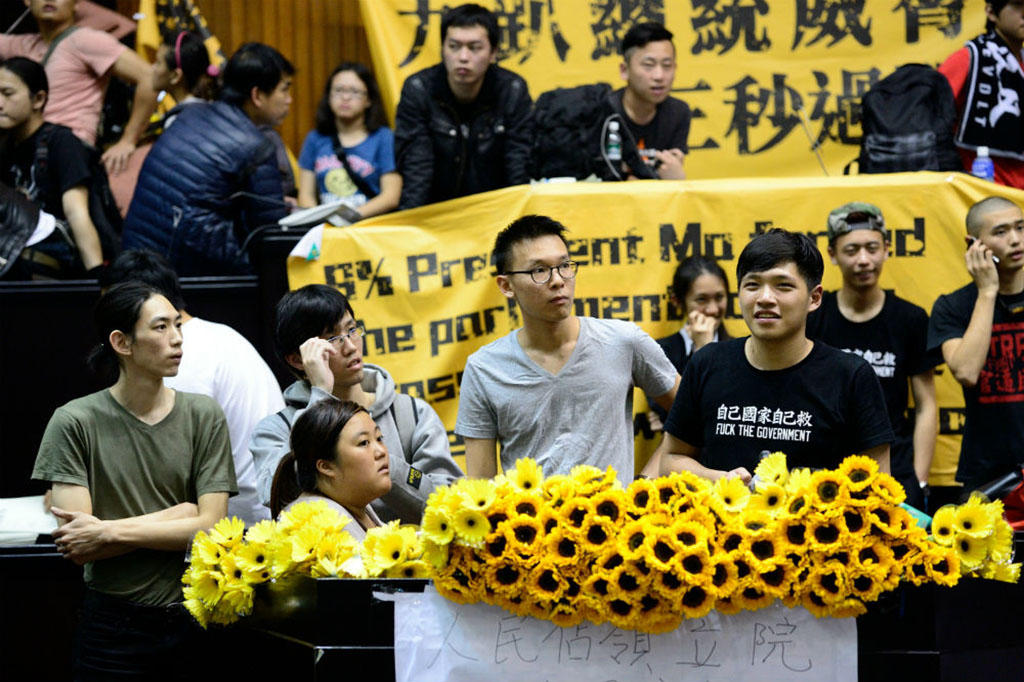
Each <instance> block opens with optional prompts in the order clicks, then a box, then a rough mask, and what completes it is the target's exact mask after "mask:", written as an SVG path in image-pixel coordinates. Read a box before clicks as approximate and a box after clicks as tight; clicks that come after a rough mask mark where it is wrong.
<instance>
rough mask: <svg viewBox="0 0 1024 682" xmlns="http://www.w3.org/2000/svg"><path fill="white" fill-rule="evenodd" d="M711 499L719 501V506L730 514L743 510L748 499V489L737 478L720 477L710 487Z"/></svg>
mask: <svg viewBox="0 0 1024 682" xmlns="http://www.w3.org/2000/svg"><path fill="white" fill-rule="evenodd" d="M712 492H713V499H717V500H718V501H719V502H720V506H721V508H722V509H723V510H724V511H726V512H728V513H731V514H738V513H740V512H741V511H743V508H744V507H745V506H746V505H747V501H748V500H749V499H750V489H749V488H747V485H746V484H745V483H744V482H743V481H741V480H740V479H739V478H735V477H734V478H720V479H718V480H717V481H715V485H714V487H713V488H712Z"/></svg>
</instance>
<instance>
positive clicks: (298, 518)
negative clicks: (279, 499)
mask: <svg viewBox="0 0 1024 682" xmlns="http://www.w3.org/2000/svg"><path fill="white" fill-rule="evenodd" d="M327 509H329V507H328V505H327V500H310V501H309V502H300V503H298V504H297V505H295V506H293V507H292V508H291V509H289V510H288V511H286V512H284V513H282V514H281V516H280V517H279V519H278V522H277V525H278V528H279V529H280V530H281V531H283V532H285V533H288V532H291V531H292V530H294V529H296V528H302V527H303V526H305V525H306V523H307V521H309V519H311V518H312V517H314V516H316V515H317V514H321V513H323V512H324V511H326V510H327Z"/></svg>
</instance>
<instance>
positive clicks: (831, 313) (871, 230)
mask: <svg viewBox="0 0 1024 682" xmlns="http://www.w3.org/2000/svg"><path fill="white" fill-rule="evenodd" d="M828 244H829V246H828V254H829V256H830V257H831V258H832V262H833V263H835V264H836V265H837V266H839V270H840V271H841V272H842V273H843V287H842V288H841V289H840V290H839V291H828V292H825V294H824V295H823V296H822V299H821V307H820V308H818V309H817V310H815V311H814V312H813V313H811V314H810V315H809V316H808V317H807V337H808V338H810V339H813V340H815V341H823V342H824V343H827V344H829V345H831V346H834V347H835V348H839V349H842V350H844V351H846V352H847V353H854V354H856V355H859V356H860V357H862V358H864V360H865V361H866V362H867V363H868V364H869V365H871V368H872V369H873V370H874V371H875V374H876V375H877V376H878V382H879V383H880V384H881V385H882V392H883V393H884V394H885V404H886V407H887V408H888V411H889V421H890V422H891V423H892V427H893V431H894V432H895V434H896V442H895V444H894V445H893V448H892V453H891V457H890V461H891V466H892V475H893V477H894V478H895V479H896V480H897V481H899V482H900V484H902V485H903V488H904V489H905V490H906V491H907V502H908V503H909V504H912V505H913V506H915V507H917V508H919V509H924V505H925V489H926V487H927V485H928V470H929V469H930V468H931V462H932V453H933V452H934V451H935V435H936V433H937V432H938V424H939V412H938V407H937V406H936V403H935V380H934V374H933V372H932V369H933V368H934V367H935V365H937V364H939V363H940V362H942V359H941V358H940V357H939V356H938V355H937V354H935V353H928V352H926V350H925V349H926V348H927V335H928V314H927V313H926V312H925V311H924V310H922V309H921V308H919V307H917V306H916V305H914V304H913V303H910V302H909V301H904V300H903V299H902V298H900V297H899V296H897V295H896V294H894V293H893V292H891V291H885V290H884V289H882V287H881V286H880V285H879V283H878V280H879V277H880V276H881V274H882V265H883V264H884V263H885V260H886V258H888V256H889V233H888V231H887V230H886V229H885V218H884V217H883V216H882V211H881V210H879V208H878V207H877V206H875V205H873V204H867V203H864V202H860V201H855V202H851V203H848V204H844V205H843V206H840V207H839V208H837V209H836V210H834V211H832V212H831V213H830V214H829V216H828ZM908 382H909V384H910V390H911V392H912V393H913V394H914V417H913V418H908V417H907V414H906V412H907V384H908Z"/></svg>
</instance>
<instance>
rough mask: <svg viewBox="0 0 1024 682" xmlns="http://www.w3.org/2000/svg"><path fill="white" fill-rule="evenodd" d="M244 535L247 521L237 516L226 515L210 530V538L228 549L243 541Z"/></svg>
mask: <svg viewBox="0 0 1024 682" xmlns="http://www.w3.org/2000/svg"><path fill="white" fill-rule="evenodd" d="M244 535H245V521H242V519H240V518H238V517H237V516H232V517H231V518H228V517H224V518H223V519H221V520H220V521H218V522H217V523H216V524H214V526H213V530H211V531H210V539H211V540H213V541H214V542H216V543H217V544H218V545H220V546H222V547H225V548H226V549H231V548H233V547H234V546H235V545H237V544H238V543H239V542H241V541H242V537H243V536H244Z"/></svg>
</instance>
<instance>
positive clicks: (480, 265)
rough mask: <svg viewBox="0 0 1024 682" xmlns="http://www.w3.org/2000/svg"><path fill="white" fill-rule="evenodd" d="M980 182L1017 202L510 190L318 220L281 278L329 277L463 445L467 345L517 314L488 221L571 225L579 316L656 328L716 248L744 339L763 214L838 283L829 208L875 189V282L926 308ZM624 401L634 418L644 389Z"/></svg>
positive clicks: (825, 193) (934, 182)
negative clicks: (687, 275) (830, 253)
mask: <svg viewBox="0 0 1024 682" xmlns="http://www.w3.org/2000/svg"><path fill="white" fill-rule="evenodd" d="M991 194H998V195H1000V196H1005V197H1007V198H1009V199H1011V200H1013V201H1016V202H1017V203H1018V204H1021V205H1024V192H1022V191H1019V190H1013V189H1008V188H1005V187H1002V186H999V185H994V184H991V183H987V182H984V181H982V180H977V179H975V178H973V177H970V176H968V175H964V174H962V173H949V174H945V173H901V174H895V175H866V176H860V177H850V178H835V179H828V178H821V179H802V180H801V181H800V182H799V183H796V182H793V181H792V180H788V179H785V178H775V179H758V180H751V179H747V180H728V181H727V180H703V181H690V180H687V181H679V182H671V181H660V182H659V181H641V182H632V183H628V184H626V183H603V184H602V183H578V184H571V185H552V184H544V185H534V186H532V187H531V186H522V187H511V188H508V189H503V190H498V191H495V192H488V193H485V194H478V195H475V196H472V197H464V198H461V199H455V200H452V201H448V202H443V203H439V204H434V205H431V206H425V207H422V208H418V209H413V210H410V211H404V212H400V213H392V214H390V215H385V216H381V217H378V218H374V219H370V220H367V221H365V222H363V223H360V224H359V225H358V226H356V227H351V228H327V229H325V231H324V235H323V242H322V244H321V247H322V248H321V253H320V256H319V257H318V258H316V259H314V260H305V259H302V258H295V257H292V258H290V259H289V262H288V275H289V283H290V285H291V287H292V288H297V287H300V286H303V285H305V284H310V283H314V282H318V283H327V284H329V285H331V286H335V287H337V288H338V289H339V290H340V291H342V292H343V293H345V294H346V295H347V296H348V297H349V298H350V299H351V301H352V305H353V307H354V309H355V311H356V317H357V318H359V319H360V320H362V321H363V323H364V324H365V325H366V328H367V335H366V344H365V347H366V350H365V352H366V356H367V359H368V361H369V362H373V363H378V364H381V365H383V366H384V367H386V368H387V369H388V371H390V372H391V374H392V375H393V376H394V377H395V378H396V382H397V383H398V387H399V389H398V390H399V391H402V392H406V393H411V394H413V395H417V396H420V397H422V398H425V399H426V400H428V401H430V402H431V404H432V405H433V406H434V408H435V409H436V410H437V412H438V414H439V415H440V416H441V419H442V420H443V421H444V423H445V424H446V425H447V428H448V429H449V434H450V437H451V441H452V449H453V452H454V453H455V454H457V455H461V454H463V449H464V448H463V446H462V444H461V441H460V439H458V438H457V437H456V436H455V435H454V433H452V429H453V428H454V425H455V416H456V412H457V408H458V396H459V383H460V378H461V372H462V370H463V368H464V367H465V364H466V358H467V357H468V356H469V354H470V353H472V352H473V351H475V350H476V349H477V348H479V347H480V346H482V345H484V344H485V343H489V342H490V341H493V340H495V339H497V338H499V337H500V336H502V335H503V334H507V333H508V332H509V331H511V330H512V329H514V328H516V327H518V326H519V320H518V317H517V312H516V310H515V308H514V307H510V306H509V304H508V302H507V301H506V299H505V298H504V297H502V296H501V295H500V294H499V292H498V289H497V286H496V285H495V282H494V277H493V273H494V270H493V267H492V265H491V248H492V246H493V241H494V236H495V234H496V233H497V232H498V230H500V229H501V228H502V227H504V226H505V225H507V224H508V223H510V222H512V221H513V220H515V219H516V218H518V217H520V216H523V215H527V214H532V213H539V214H543V215H549V216H552V217H554V218H555V219H557V220H559V221H561V222H562V223H564V224H565V225H566V227H568V229H569V231H570V234H569V236H570V238H571V239H570V253H571V255H572V258H573V259H574V260H576V261H579V263H580V264H581V267H580V270H579V274H578V276H577V277H578V280H577V284H576V301H575V310H576V313H577V314H578V315H589V316H593V317H607V318H618V319H624V320H632V321H634V322H636V323H637V324H638V325H640V326H641V327H642V328H643V329H645V330H646V331H647V332H648V333H650V334H651V335H652V336H654V337H655V338H659V337H662V336H667V335H669V334H672V333H674V332H676V331H677V330H678V329H679V327H680V324H681V323H680V320H679V318H678V316H677V315H676V313H675V311H674V310H673V309H672V307H671V306H670V305H669V302H668V287H669V283H670V282H671V279H672V273H673V272H674V271H675V267H676V264H677V263H678V262H679V261H680V260H682V259H683V258H686V257H687V256H691V255H694V254H701V255H706V256H711V257H714V258H717V259H719V260H720V261H721V262H722V266H723V268H724V269H725V270H726V272H727V273H728V274H729V279H730V286H729V289H730V291H731V292H732V294H731V295H730V312H729V314H728V316H727V318H728V319H727V321H726V325H727V327H728V329H729V331H730V333H732V334H733V335H735V336H745V335H747V333H748V332H747V329H746V327H745V325H744V324H743V321H742V319H741V317H740V313H739V307H738V305H737V302H736V299H735V291H736V281H735V274H736V268H735V260H736V258H737V257H738V256H739V253H740V251H742V249H743V247H744V246H745V245H746V244H747V242H748V241H749V240H750V238H751V235H753V234H756V233H757V232H758V231H761V230H764V229H768V228H771V227H783V228H786V229H789V230H797V231H801V232H806V233H807V234H809V235H811V236H812V237H813V238H814V239H816V240H817V242H818V245H819V246H820V247H821V249H822V253H823V254H824V255H825V258H826V267H825V280H824V285H825V288H826V289H836V288H838V287H839V286H840V284H841V278H840V276H839V272H838V269H837V268H836V267H835V266H832V265H830V264H828V261H827V240H826V235H825V218H826V216H827V215H828V213H829V212H830V211H831V210H832V209H833V208H835V207H837V206H839V205H841V204H843V203H845V202H847V201H853V200H865V201H871V202H873V203H875V204H877V205H878V206H879V207H880V208H881V209H882V211H883V213H884V214H885V218H886V224H887V226H888V228H889V230H890V235H891V240H892V249H891V254H890V257H889V260H888V262H887V263H886V264H885V268H884V271H883V274H882V280H881V284H882V286H883V287H885V288H887V289H894V290H895V291H896V292H897V293H898V294H899V295H900V296H902V297H903V298H906V299H908V300H910V301H911V302H913V303H916V304H917V305H919V306H921V307H923V308H924V309H925V310H927V311H931V308H932V304H933V303H934V301H935V299H936V297H938V295H939V294H942V293H946V292H949V291H952V290H954V289H956V288H957V287H960V286H962V285H964V284H966V283H967V282H968V281H969V277H968V275H967V271H966V269H965V267H964V259H963V252H964V234H965V230H964V226H963V225H964V216H965V215H966V213H967V208H968V207H969V206H970V205H971V204H973V203H974V202H976V201H978V200H979V199H981V198H984V197H985V196H989V195H991ZM940 369H941V371H940V374H939V376H938V377H937V380H936V381H937V392H938V399H939V405H940V415H939V422H940V432H941V435H940V438H939V445H938V447H937V450H936V454H935V461H934V464H933V467H932V483H933V484H935V485H951V484H952V483H953V474H954V473H955V469H956V461H957V455H958V452H959V433H960V432H961V430H962V427H963V409H962V408H963V397H962V394H961V392H960V387H959V385H958V384H957V383H956V381H955V380H954V379H953V378H952V377H951V375H950V373H949V371H948V370H946V368H945V365H943V366H941V368H940ZM638 394H639V392H638ZM635 407H636V411H637V413H638V415H642V414H643V412H644V410H645V408H646V401H645V400H644V399H643V397H642V396H639V395H638V397H637V400H636V402H635ZM523 409H526V410H528V409H531V408H530V406H529V405H524V406H523ZM636 429H637V445H638V447H637V457H638V460H640V461H641V463H642V462H643V461H646V458H647V456H648V455H649V453H650V452H651V451H652V450H653V447H654V445H655V441H654V440H653V439H654V436H653V435H652V434H651V433H650V432H649V431H648V430H646V422H645V420H644V419H643V418H642V417H638V418H637V420H636Z"/></svg>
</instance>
